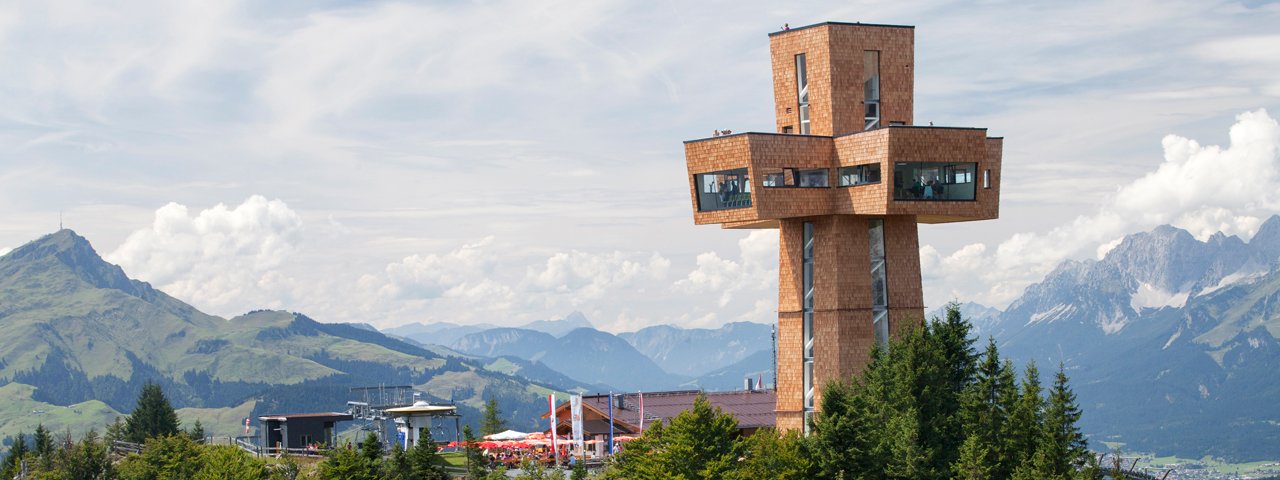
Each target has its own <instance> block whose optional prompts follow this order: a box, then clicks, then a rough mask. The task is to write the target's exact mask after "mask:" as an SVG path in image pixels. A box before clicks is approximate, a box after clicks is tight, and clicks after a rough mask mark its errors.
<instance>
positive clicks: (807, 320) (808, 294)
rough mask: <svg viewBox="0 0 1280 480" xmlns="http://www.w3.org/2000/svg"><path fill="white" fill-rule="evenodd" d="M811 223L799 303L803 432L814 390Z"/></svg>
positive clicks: (807, 227)
mask: <svg viewBox="0 0 1280 480" xmlns="http://www.w3.org/2000/svg"><path fill="white" fill-rule="evenodd" d="M813 240H814V239H813V224H812V223H809V222H805V224H804V245H803V247H802V249H803V258H804V263H803V265H804V266H803V267H802V270H803V274H802V276H801V292H803V295H804V300H803V303H802V304H801V311H802V312H803V314H802V315H804V326H803V328H804V332H803V335H804V414H805V419H806V421H805V425H804V431H805V433H808V432H809V422H808V421H807V419H808V418H809V417H810V415H811V414H812V413H813V397H814V394H815V392H816V390H815V388H814V379H813V251H814V241H813Z"/></svg>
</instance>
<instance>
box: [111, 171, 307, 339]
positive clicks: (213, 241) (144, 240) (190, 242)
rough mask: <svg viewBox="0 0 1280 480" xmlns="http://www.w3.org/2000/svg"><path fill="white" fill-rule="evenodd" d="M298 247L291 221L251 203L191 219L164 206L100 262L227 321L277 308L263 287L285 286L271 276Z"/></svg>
mask: <svg viewBox="0 0 1280 480" xmlns="http://www.w3.org/2000/svg"><path fill="white" fill-rule="evenodd" d="M302 241H303V229H302V219H301V217H299V216H298V214H297V213H295V212H294V211H293V210H291V209H290V208H289V206H288V205H286V204H285V203H284V202H283V201H280V200H267V199H266V198H264V197H262V196H259V195H254V196H252V197H249V198H248V199H246V200H245V201H244V202H243V203H241V204H240V205H237V206H236V207H235V208H228V207H227V206H226V205H223V204H218V205H215V206H214V207H212V208H209V209H205V210H202V211H200V212H199V213H198V214H196V215H190V214H189V213H188V209H187V207H186V206H185V205H180V204H177V203H169V204H167V205H165V206H163V207H161V208H160V209H159V210H156V212H155V219H154V220H153V222H152V224H151V226H150V227H148V228H144V229H140V230H137V231H134V232H133V233H132V234H130V235H129V237H128V238H127V239H126V240H125V241H124V243H123V244H122V245H120V247H119V248H117V249H116V250H115V251H113V252H111V253H110V254H109V255H107V256H106V259H107V260H108V261H111V262H113V263H117V264H119V265H120V266H121V267H123V268H124V269H125V272H127V273H128V274H129V275H130V276H131V277H134V278H138V279H140V280H144V281H147V282H151V283H152V284H154V285H156V286H157V287H158V288H160V289H162V290H164V291H165V292H166V293H169V294H171V295H174V296H176V297H178V298H181V299H183V300H186V301H188V302H190V303H192V304H193V305H195V306H196V307H198V308H201V309H202V310H205V311H209V312H211V313H218V314H224V315H229V314H235V313H243V312H244V311H247V310H249V309H252V308H261V307H264V306H274V305H279V304H280V302H281V301H283V300H284V299H282V298H280V297H281V293H282V292H281V291H280V290H269V291H268V290H263V287H272V286H274V287H280V286H282V285H285V284H287V283H288V282H289V280H288V279H286V278H283V277H281V276H280V275H279V273H278V272H276V271H275V270H276V269H277V268H278V267H279V266H280V265H281V264H282V263H283V262H284V261H285V260H286V259H287V258H288V257H289V256H290V255H292V254H293V253H294V252H295V251H297V249H298V247H299V246H300V244H301V243H302Z"/></svg>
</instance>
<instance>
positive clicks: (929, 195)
mask: <svg viewBox="0 0 1280 480" xmlns="http://www.w3.org/2000/svg"><path fill="white" fill-rule="evenodd" d="M924 199H925V200H933V180H929V183H928V184H927V185H925V186H924Z"/></svg>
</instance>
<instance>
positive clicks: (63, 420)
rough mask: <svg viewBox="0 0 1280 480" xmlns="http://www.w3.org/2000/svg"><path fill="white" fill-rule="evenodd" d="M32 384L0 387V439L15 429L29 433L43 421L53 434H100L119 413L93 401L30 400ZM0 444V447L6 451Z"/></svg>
mask: <svg viewBox="0 0 1280 480" xmlns="http://www.w3.org/2000/svg"><path fill="white" fill-rule="evenodd" d="M34 392H35V387H32V386H30V385H24V384H21V383H10V384H8V385H5V386H2V387H0V438H4V437H14V436H17V435H18V432H25V433H26V434H27V435H30V434H31V433H32V432H34V431H35V430H36V426H37V425H41V424H43V425H44V427H45V428H46V429H48V430H49V431H50V432H52V433H53V434H54V435H55V436H58V435H62V434H65V433H66V432H71V435H72V436H73V437H75V438H80V436H81V435H84V433H85V432H86V431H88V430H89V429H90V428H92V429H95V430H97V431H98V433H102V431H103V430H105V429H106V428H107V424H109V423H111V422H113V421H115V418H116V417H117V416H120V413H119V412H117V411H115V410H112V409H111V407H108V406H107V404H105V403H102V402H99V401H97V400H90V401H87V402H80V403H77V404H74V405H68V406H65V407H64V406H58V405H51V404H48V403H44V402H38V401H35V400H32V399H31V395H32V394H33V393H34ZM7 449H8V446H7V445H0V450H7Z"/></svg>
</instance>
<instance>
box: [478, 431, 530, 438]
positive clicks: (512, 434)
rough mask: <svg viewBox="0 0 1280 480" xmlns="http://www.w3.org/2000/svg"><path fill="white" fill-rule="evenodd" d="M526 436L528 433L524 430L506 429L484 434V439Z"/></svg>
mask: <svg viewBox="0 0 1280 480" xmlns="http://www.w3.org/2000/svg"><path fill="white" fill-rule="evenodd" d="M528 436H529V434H527V433H524V432H517V431H515V430H507V431H505V432H498V433H495V434H492V435H485V436H484V439H485V440H524V439H525V437H528Z"/></svg>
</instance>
